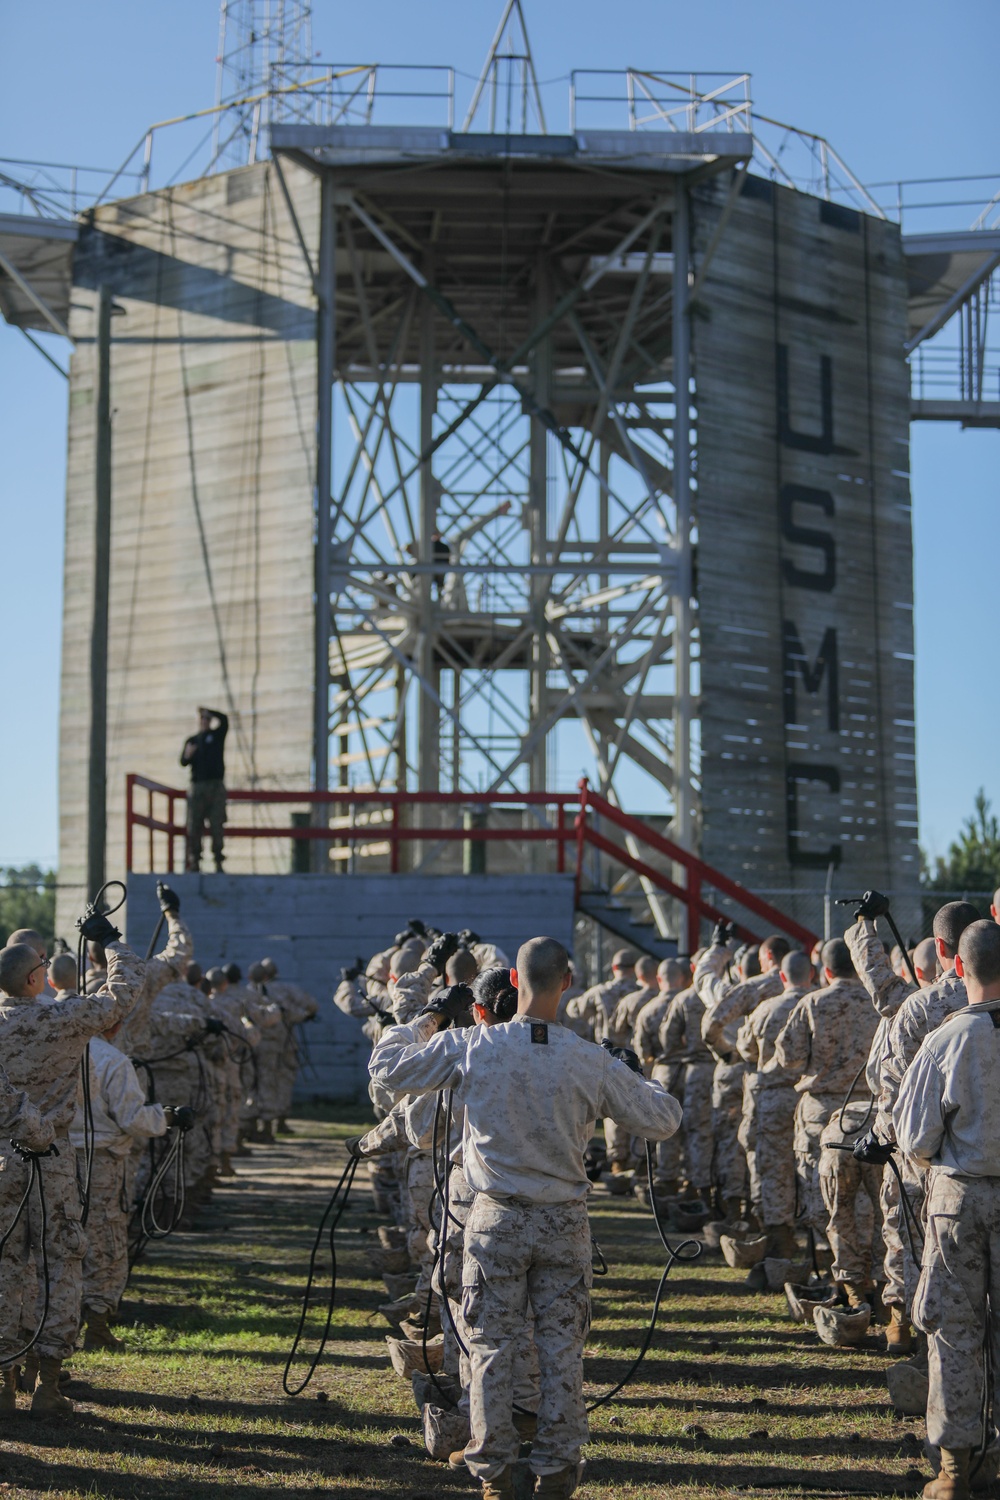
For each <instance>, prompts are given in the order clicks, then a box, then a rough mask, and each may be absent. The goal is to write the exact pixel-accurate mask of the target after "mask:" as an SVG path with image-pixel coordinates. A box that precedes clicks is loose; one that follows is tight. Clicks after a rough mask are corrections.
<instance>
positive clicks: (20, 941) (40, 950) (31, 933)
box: [7, 927, 48, 958]
mask: <svg viewBox="0 0 1000 1500" xmlns="http://www.w3.org/2000/svg"><path fill="white" fill-rule="evenodd" d="M7 947H8V948H17V947H26V948H34V950H35V952H36V953H37V954H38V957H39V958H46V957H47V956H48V949H47V948H46V946H45V939H44V938H43V937H42V934H41V933H40V932H36V931H35V929H34V928H33V927H19V928H18V929H17V931H16V932H12V933H11V935H10V937H9V938H8V939H7Z"/></svg>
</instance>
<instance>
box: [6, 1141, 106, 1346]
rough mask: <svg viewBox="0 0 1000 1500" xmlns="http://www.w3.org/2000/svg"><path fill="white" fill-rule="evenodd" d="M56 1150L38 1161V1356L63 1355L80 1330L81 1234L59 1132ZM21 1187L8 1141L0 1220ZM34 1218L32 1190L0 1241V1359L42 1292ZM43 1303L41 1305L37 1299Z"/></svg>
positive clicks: (30, 1323) (23, 1169) (28, 1321)
mask: <svg viewBox="0 0 1000 1500" xmlns="http://www.w3.org/2000/svg"><path fill="white" fill-rule="evenodd" d="M55 1144H56V1148H57V1149H58V1151H59V1155H58V1156H46V1157H44V1158H43V1159H42V1161H41V1162H40V1163H39V1170H40V1172H41V1174H42V1187H43V1190H44V1193H45V1214H46V1232H45V1238H44V1245H45V1254H46V1256H47V1259H48V1299H49V1307H48V1314H47V1316H46V1319H45V1326H44V1328H43V1329H42V1332H41V1335H40V1337H39V1339H38V1342H37V1344H36V1345H35V1349H36V1352H37V1353H38V1354H44V1355H51V1356H52V1357H53V1358H56V1359H65V1358H66V1357H67V1356H68V1355H70V1354H71V1353H72V1352H73V1345H74V1344H75V1342H76V1336H77V1333H78V1332H79V1329H80V1295H81V1291H82V1287H83V1257H84V1255H85V1254H86V1251H87V1235H86V1232H85V1230H84V1228H83V1225H82V1224H81V1222H80V1213H81V1204H80V1190H79V1187H78V1186H77V1180H76V1152H75V1151H74V1150H73V1147H72V1146H71V1145H70V1143H69V1140H68V1139H67V1137H66V1136H59V1137H57V1139H56V1142H55ZM27 1185H28V1167H27V1163H26V1162H23V1161H22V1160H21V1158H20V1157H19V1156H15V1155H14V1153H13V1152H12V1151H11V1150H10V1148H9V1147H7V1146H6V1144H4V1145H0V1224H2V1225H4V1226H5V1227H6V1226H8V1225H10V1224H11V1222H12V1221H13V1218H14V1215H15V1214H16V1212H17V1208H18V1204H19V1203H20V1201H21V1199H22V1197H23V1196H24V1190H25V1188H26V1187H27ZM42 1244H43V1240H42V1220H41V1212H40V1208H39V1202H38V1195H37V1192H33V1193H32V1195H31V1201H30V1203H29V1205H28V1208H27V1210H26V1211H25V1213H24V1214H23V1215H22V1216H21V1219H20V1221H19V1223H18V1225H17V1228H16V1229H15V1230H14V1233H13V1234H12V1235H11V1237H10V1239H9V1240H8V1241H7V1243H6V1245H5V1246H4V1252H3V1259H2V1260H0V1364H3V1362H4V1360H5V1359H7V1358H9V1356H10V1355H11V1354H14V1353H16V1351H17V1350H18V1349H19V1348H20V1347H21V1344H22V1343H23V1342H24V1340H23V1338H22V1337H21V1335H22V1334H23V1333H25V1332H27V1333H28V1334H29V1336H30V1334H31V1333H33V1332H34V1330H35V1327H36V1326H37V1323H38V1315H39V1312H40V1309H37V1310H36V1299H38V1300H40V1301H42V1300H43V1299H44V1295H45V1285H44V1282H43V1275H44V1273H43V1259H42ZM43 1305H44V1304H43Z"/></svg>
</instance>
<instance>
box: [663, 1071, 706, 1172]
mask: <svg viewBox="0 0 1000 1500" xmlns="http://www.w3.org/2000/svg"><path fill="white" fill-rule="evenodd" d="M714 1073H715V1064H714V1062H700V1063H699V1062H694V1063H690V1062H689V1063H669V1064H668V1063H657V1064H656V1065H655V1066H654V1068H653V1078H654V1080H655V1081H656V1082H657V1083H662V1084H663V1086H664V1088H665V1089H666V1090H667V1093H668V1094H673V1096H674V1098H675V1099H677V1100H679V1101H680V1104H681V1106H682V1108H683V1111H684V1113H683V1117H682V1119H681V1127H680V1129H679V1130H678V1131H677V1132H676V1134H675V1135H672V1136H670V1137H669V1138H668V1139H667V1140H665V1141H657V1143H656V1148H655V1149H656V1178H657V1181H658V1182H669V1181H670V1180H671V1179H673V1178H677V1177H680V1176H681V1175H682V1173H683V1174H685V1175H686V1176H687V1179H688V1181H689V1182H690V1184H691V1186H692V1187H696V1188H707V1187H708V1185H709V1183H710V1182H711V1181H712V1150H713V1139H712V1077H713V1075H714Z"/></svg>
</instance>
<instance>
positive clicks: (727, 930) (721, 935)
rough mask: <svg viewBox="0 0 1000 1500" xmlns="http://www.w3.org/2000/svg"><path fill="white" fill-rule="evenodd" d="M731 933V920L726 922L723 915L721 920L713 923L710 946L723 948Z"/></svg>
mask: <svg viewBox="0 0 1000 1500" xmlns="http://www.w3.org/2000/svg"><path fill="white" fill-rule="evenodd" d="M732 935H733V924H732V922H727V921H726V919H725V917H723V919H722V921H721V922H716V924H715V930H714V931H713V933H712V947H713V948H724V947H725V946H726V944H727V943H728V942H729V939H730V938H731V937H732Z"/></svg>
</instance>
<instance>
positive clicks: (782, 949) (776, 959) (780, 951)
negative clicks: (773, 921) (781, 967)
mask: <svg viewBox="0 0 1000 1500" xmlns="http://www.w3.org/2000/svg"><path fill="white" fill-rule="evenodd" d="M791 946H792V945H791V943H790V942H789V941H788V939H787V938H784V937H782V936H781V934H780V933H777V932H773V933H772V934H771V936H770V937H766V938H765V939H764V941H763V942H762V943H761V945H760V956H761V959H764V958H770V959H771V960H772V962H773V963H774V964H775V965H776V966H777V965H778V964H780V963H781V960H782V959H783V958H784V956H785V954H786V953H787V952H788V951H789V950H790V948H791Z"/></svg>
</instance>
